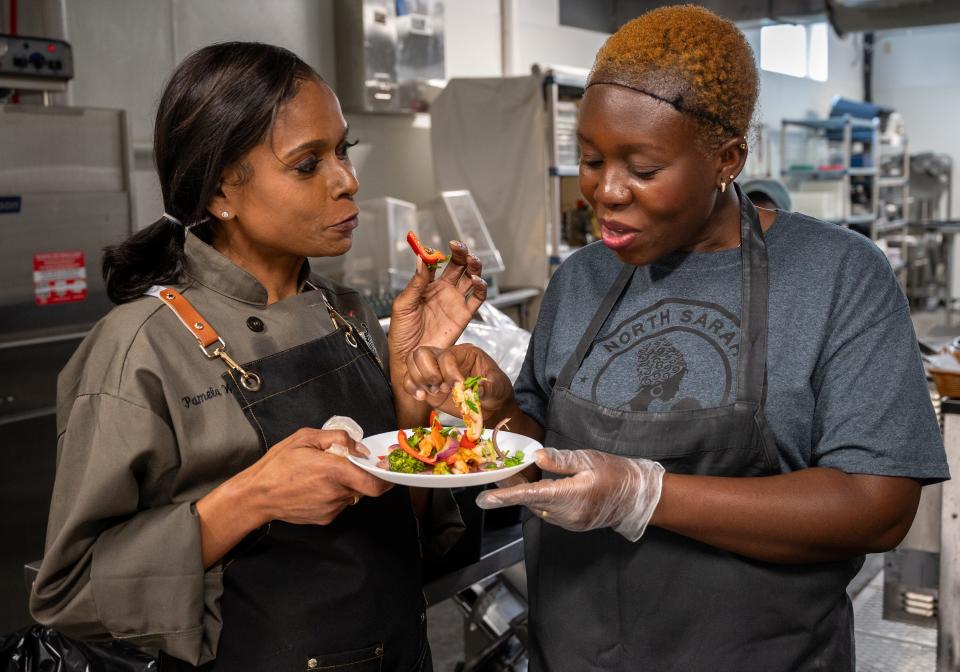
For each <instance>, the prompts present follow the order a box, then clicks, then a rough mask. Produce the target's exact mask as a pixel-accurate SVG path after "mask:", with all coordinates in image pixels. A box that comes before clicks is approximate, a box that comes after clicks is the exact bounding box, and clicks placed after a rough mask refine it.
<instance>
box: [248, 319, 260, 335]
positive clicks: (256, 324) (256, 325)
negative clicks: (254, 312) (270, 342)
mask: <svg viewBox="0 0 960 672" xmlns="http://www.w3.org/2000/svg"><path fill="white" fill-rule="evenodd" d="M247 328H248V329H250V331H256V332H258V333H259V332H261V331H263V320H261V319H260V318H259V317H248V318H247Z"/></svg>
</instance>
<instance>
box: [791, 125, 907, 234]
mask: <svg viewBox="0 0 960 672" xmlns="http://www.w3.org/2000/svg"><path fill="white" fill-rule="evenodd" d="M791 128H801V129H804V130H805V131H807V132H808V133H809V134H810V137H809V138H808V142H810V141H814V142H822V143H826V146H827V150H828V152H827V154H828V155H830V154H831V153H832V154H834V155H837V156H839V157H840V160H839V162H836V163H831V164H829V165H815V164H809V163H807V164H797V163H791V162H790V157H789V156H788V153H787V137H788V131H789V130H790V129H791ZM857 131H860V132H859V133H857ZM863 131H867V133H866V137H867V139H864V138H863V136H864V133H863ZM855 135H856V136H858V137H856V138H855ZM855 141H859V142H862V143H863V144H864V151H862V152H857V153H854V151H853V149H854V147H853V145H854V142H855ZM831 145H833V146H832V147H831ZM891 147H892V146H891V145H889V144H887V143H885V142H884V141H883V138H882V136H881V134H880V119H879V117H875V118H873V119H869V120H867V119H857V118H855V117H851V116H850V115H844V116H842V117H831V118H829V119H784V120H783V124H782V131H781V134H780V163H781V171H780V174H781V176H782V178H783V180H784V182H785V183H786V184H787V186H788V188H790V189H796V188H797V186H798V185H799V184H800V183H802V182H804V181H806V180H823V181H827V180H839V181H840V183H841V184H842V185H843V186H842V189H841V195H842V204H841V206H842V210H841V215H840V217H839V218H835V219H832V221H834V222H836V223H837V224H839V225H841V226H851V225H854V226H861V227H864V228H866V227H869V233H870V237H871V238H873V239H874V240H877V239H878V238H881V237H883V236H886V235H888V234H890V233H904V232H905V231H906V226H907V210H908V204H909V198H910V186H909V183H910V159H909V153H908V151H907V143H906V139H903V141H902V143H901V145H900V146H898V147H897V148H896V150H897V151H896V152H890V151H886V150H889V149H890V148H891ZM831 150H832V152H831ZM891 155H896V156H898V157H899V159H898V161H897V162H896V163H894V164H892V165H894V166H895V169H894V171H893V172H892V173H889V174H884V173H883V171H882V169H881V166H889V165H891V164H890V163H888V162H887V163H885V162H884V161H883V160H882V159H883V158H884V157H888V156H891ZM855 157H859V158H860V161H859V162H856V161H855V160H854V159H855ZM828 160H829V159H828ZM855 163H859V164H860V165H854V164H855ZM855 182H861V183H863V184H864V185H865V187H866V189H867V191H868V193H869V202H870V207H869V211H868V212H854V211H853V205H852V196H853V188H854V184H855ZM888 210H890V213H888V212H887V211H888ZM888 214H893V216H888Z"/></svg>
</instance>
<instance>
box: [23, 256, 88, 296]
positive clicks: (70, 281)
mask: <svg viewBox="0 0 960 672" xmlns="http://www.w3.org/2000/svg"><path fill="white" fill-rule="evenodd" d="M33 295H34V301H35V302H36V304H37V305H38V306H49V305H53V304H55V303H74V302H76V301H86V299H87V267H86V266H85V265H84V263H83V251H82V250H79V251H75V252H43V253H41V254H35V255H33Z"/></svg>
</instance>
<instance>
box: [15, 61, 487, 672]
mask: <svg viewBox="0 0 960 672" xmlns="http://www.w3.org/2000/svg"><path fill="white" fill-rule="evenodd" d="M347 132H348V129H347V124H346V122H345V120H344V117H343V115H342V113H341V111H340V106H339V103H338V101H337V98H336V96H335V95H334V93H333V92H332V91H331V90H330V88H329V87H327V86H326V84H325V83H324V82H323V81H322V80H321V78H320V77H319V76H318V75H317V73H316V72H314V71H313V70H312V69H311V68H310V67H309V66H307V65H306V64H305V63H304V62H303V61H301V60H300V59H299V58H297V57H296V56H295V55H294V54H292V53H290V52H289V51H287V50H285V49H281V48H278V47H273V46H269V45H264V44H255V43H228V44H219V45H214V46H210V47H206V48H204V49H201V50H199V51H197V52H195V53H194V54H192V55H191V56H189V57H188V58H187V59H186V60H185V61H184V62H183V63H181V64H180V66H179V67H178V68H177V69H176V71H175V72H174V74H173V76H172V78H171V80H170V82H169V83H168V84H167V87H166V89H165V91H164V93H163V97H162V99H161V102H160V106H159V110H158V113H157V123H156V135H155V155H156V163H157V170H158V173H159V177H160V183H161V186H162V189H163V200H164V205H165V208H166V212H165V213H164V216H163V218H161V219H160V220H159V221H157V222H156V223H154V224H153V225H152V226H150V227H148V228H146V229H144V230H143V231H141V232H139V233H137V234H136V235H134V236H132V237H131V238H130V239H129V240H127V241H126V242H123V243H121V244H120V245H118V246H116V247H113V248H109V249H108V250H106V254H105V256H104V262H103V270H104V277H105V279H106V284H107V291H108V293H109V295H110V297H111V298H112V299H113V300H114V301H115V302H116V303H118V304H120V305H119V306H118V307H116V308H115V309H114V310H113V311H111V313H110V314H109V315H108V316H107V317H105V318H104V319H103V320H101V321H100V322H99V323H98V324H97V326H96V327H95V328H94V329H93V331H92V332H91V333H90V335H89V336H88V337H87V338H86V339H85V340H84V342H83V344H82V345H81V346H80V347H79V349H78V350H77V352H76V353H75V355H74V356H73V358H72V359H71V360H70V362H69V363H68V365H67V367H66V368H65V369H64V370H63V372H62V373H61V375H60V379H59V394H58V432H59V440H58V441H59V442H58V464H57V476H56V484H55V487H54V494H53V500H52V504H51V511H50V521H49V526H48V530H47V543H46V553H45V558H44V561H43V565H42V567H41V570H40V574H39V577H38V578H37V580H36V583H35V584H34V587H33V592H32V595H31V609H32V612H33V614H34V616H35V618H36V619H37V620H38V621H40V622H41V623H46V624H50V625H52V626H54V627H56V628H58V629H60V630H62V631H64V632H65V633H67V634H69V635H73V636H76V637H80V638H108V637H113V638H116V639H120V640H124V641H126V642H129V643H131V644H134V645H136V646H138V647H140V648H143V649H146V650H148V651H152V652H159V653H160V658H161V663H160V665H161V669H164V668H167V669H174V668H178V667H184V668H191V667H192V666H194V665H199V666H202V667H203V669H217V670H225V669H230V670H305V669H323V670H333V669H345V670H346V669H349V670H351V671H354V670H356V671H357V672H359V671H360V670H367V669H377V670H379V669H384V670H387V669H389V670H417V671H419V670H429V669H432V664H431V662H430V653H429V647H428V645H427V641H426V626H425V612H424V609H425V606H424V601H423V593H422V590H421V576H420V549H419V546H418V538H417V534H418V532H417V529H418V525H417V521H416V518H415V516H414V507H413V504H412V502H411V495H410V493H409V491H408V490H407V489H406V488H393V489H390V487H389V485H388V484H386V483H385V482H383V481H380V480H378V479H376V478H373V477H372V476H370V475H368V474H366V473H365V472H363V471H362V470H360V469H358V468H357V467H355V466H353V465H352V464H351V463H350V462H349V461H348V460H346V459H344V457H343V456H342V454H343V451H345V450H351V451H360V452H363V451H364V448H363V446H362V444H361V443H360V442H359V441H358V440H357V439H358V437H359V434H358V430H362V431H363V432H365V433H366V434H368V435H369V434H375V433H379V432H383V431H387V430H395V429H396V428H397V426H398V425H399V426H401V427H403V426H410V425H414V424H421V423H423V422H424V421H425V420H426V415H427V413H428V412H429V408H428V407H427V406H426V405H425V404H424V403H423V402H420V401H417V400H416V399H413V398H412V397H410V396H409V395H406V394H404V393H402V392H401V393H399V394H397V395H396V396H394V394H393V392H392V389H391V381H397V382H399V381H401V380H402V378H403V376H404V374H405V359H406V356H407V354H408V353H409V352H411V351H412V350H413V349H414V348H415V347H417V346H422V345H433V346H440V347H448V346H450V345H452V344H453V343H454V342H455V340H456V338H457V337H458V335H459V334H460V333H461V332H462V330H463V328H464V327H465V325H466V324H467V323H468V322H469V320H470V318H471V316H472V315H473V313H474V312H475V311H476V309H477V308H478V307H479V305H480V303H481V302H482V301H483V299H484V298H485V295H486V288H485V285H484V283H483V281H482V280H481V279H480V271H481V268H480V264H479V262H478V261H477V260H476V259H475V258H474V257H472V256H468V255H467V251H466V249H465V248H464V247H463V246H462V245H461V244H459V243H452V244H451V251H452V258H451V261H450V263H449V264H448V265H447V266H446V267H445V269H444V270H443V272H442V274H441V275H440V277H436V278H435V277H434V271H432V270H430V269H428V268H427V267H426V266H425V265H424V264H422V263H419V262H418V267H417V272H416V274H415V276H414V277H413V278H412V279H411V281H410V284H409V285H408V286H407V288H406V289H405V290H404V291H403V293H401V294H400V296H399V297H398V298H397V300H396V302H395V304H394V307H393V314H392V322H391V329H390V337H389V341H387V339H386V338H385V337H384V335H383V332H382V331H381V330H380V329H379V326H378V322H377V320H376V317H375V316H374V314H373V313H372V311H371V310H370V308H369V307H368V306H367V304H366V303H365V302H364V301H363V300H362V298H361V297H360V296H359V295H358V294H357V292H356V291H354V290H351V289H349V288H347V287H342V286H339V285H336V284H334V283H332V282H330V281H328V280H327V279H325V278H322V277H319V276H317V275H314V274H312V273H311V272H310V268H309V265H308V263H307V258H308V257H319V256H333V255H340V254H344V253H346V252H347V251H348V250H349V249H350V246H351V235H352V231H353V230H354V228H355V227H356V226H357V206H356V204H355V203H354V194H355V193H356V191H357V187H358V185H357V179H356V175H355V172H354V169H353V167H352V165H351V163H350V159H349V158H348V155H347V152H348V149H349V147H350V146H351V143H350V141H349V140H348V135H347ZM198 345H199V347H198ZM334 416H346V418H343V417H338V418H337V419H335V420H334V421H333V423H332V424H333V425H334V428H331V429H321V427H323V426H324V424H325V423H327V422H328V420H329V419H330V418H332V417H334ZM351 418H352V420H350V419H351ZM357 425H359V427H357Z"/></svg>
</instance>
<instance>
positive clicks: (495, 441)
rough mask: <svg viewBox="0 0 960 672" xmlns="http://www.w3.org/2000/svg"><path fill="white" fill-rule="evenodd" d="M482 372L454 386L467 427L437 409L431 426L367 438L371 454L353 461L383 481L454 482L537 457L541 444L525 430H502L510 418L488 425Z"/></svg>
mask: <svg viewBox="0 0 960 672" xmlns="http://www.w3.org/2000/svg"><path fill="white" fill-rule="evenodd" d="M481 382H483V379H482V378H480V377H472V378H467V379H466V380H464V381H462V382H458V383H456V384H455V385H454V389H453V399H454V401H455V402H456V403H457V404H458V405H459V407H460V412H461V415H462V416H463V421H464V427H453V426H446V427H445V426H444V425H443V424H441V422H440V418H439V415H438V414H437V412H436V411H434V412H432V413H431V414H430V422H429V425H428V426H427V427H414V428H412V429H401V430H399V431H398V432H396V433H392V432H386V433H384V434H378V435H377V436H373V437H369V438H367V439H365V440H364V443H365V444H366V446H367V447H368V448H369V449H370V451H371V456H370V457H368V458H359V457H356V456H353V455H351V456H350V458H349V459H350V460H351V461H352V462H354V464H356V465H358V466H360V467H361V468H363V469H365V470H366V471H369V472H370V473H372V474H374V475H375V476H378V477H379V478H382V479H384V480H387V481H390V482H393V483H400V484H403V485H416V486H418V487H454V486H467V485H480V484H483V483H493V482H495V481H498V480H501V479H503V478H507V477H509V476H511V475H513V474H515V473H517V472H519V471H521V470H522V469H524V468H525V467H526V466H527V465H528V464H530V463H532V462H533V458H534V455H535V453H536V451H537V449H539V448H540V447H541V446H540V444H539V443H538V442H536V441H534V440H533V439H531V438H529V437H526V436H523V435H521V434H513V433H511V432H505V431H503V428H504V427H505V426H506V425H507V423H508V420H504V421H502V422H500V423H498V424H497V426H496V427H494V428H492V429H484V427H483V413H482V410H481V406H480V383H481Z"/></svg>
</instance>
